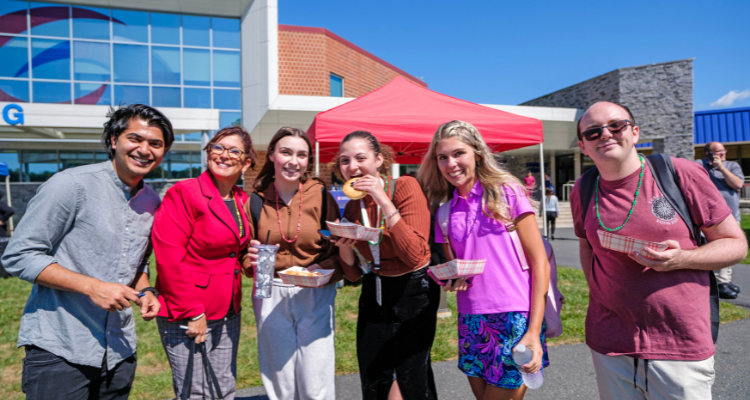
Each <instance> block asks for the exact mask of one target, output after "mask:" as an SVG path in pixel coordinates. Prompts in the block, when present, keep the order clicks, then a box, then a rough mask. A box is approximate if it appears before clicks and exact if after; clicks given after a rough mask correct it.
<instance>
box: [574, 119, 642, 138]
mask: <svg viewBox="0 0 750 400" xmlns="http://www.w3.org/2000/svg"><path fill="white" fill-rule="evenodd" d="M630 123H631V122H630V120H628V119H623V120H620V121H615V122H612V123H611V124H609V125H604V126H600V127H597V128H591V129H587V130H585V131H583V132H582V133H581V136H583V137H584V138H585V139H586V140H588V141H589V142H591V141H594V140H597V139H599V138H600V137H601V136H602V132H604V128H607V129H608V130H609V132H610V133H611V134H613V135H614V134H616V133H620V132H622V130H623V129H625V127H627V126H628V124H630Z"/></svg>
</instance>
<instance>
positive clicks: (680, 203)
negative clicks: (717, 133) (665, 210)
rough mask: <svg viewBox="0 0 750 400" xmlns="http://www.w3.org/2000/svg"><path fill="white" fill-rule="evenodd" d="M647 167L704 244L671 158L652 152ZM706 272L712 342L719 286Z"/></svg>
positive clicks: (716, 331) (716, 329)
mask: <svg viewBox="0 0 750 400" xmlns="http://www.w3.org/2000/svg"><path fill="white" fill-rule="evenodd" d="M645 160H646V163H647V164H648V168H649V169H650V170H651V174H652V175H653V177H654V180H655V181H656V186H657V187H658V188H659V190H660V191H661V193H662V194H663V195H664V198H665V199H666V200H667V201H668V202H669V205H671V206H672V208H673V209H674V210H675V212H677V215H679V216H680V218H682V220H683V221H684V222H685V225H687V227H688V230H689V231H690V236H691V237H692V239H693V240H695V242H696V243H698V245H699V246H701V245H704V244H706V238H705V236H703V235H702V234H701V231H700V228H699V227H698V226H697V225H695V223H694V222H693V218H692V216H691V215H690V209H689V208H688V206H687V203H686V202H685V196H684V195H683V194H682V190H681V189H680V177H679V176H677V171H675V168H674V164H673V163H672V159H671V158H670V157H669V155H667V154H652V155H650V156H648V157H646V158H645ZM707 272H708V280H709V289H710V291H709V302H710V305H711V338H712V339H713V341H714V343H716V339H718V337H719V286H718V284H717V282H716V276H714V272H713V271H707Z"/></svg>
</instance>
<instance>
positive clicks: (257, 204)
mask: <svg viewBox="0 0 750 400" xmlns="http://www.w3.org/2000/svg"><path fill="white" fill-rule="evenodd" d="M320 191H321V192H322V195H323V205H322V207H321V209H320V211H321V212H320V229H323V230H327V229H328V224H327V223H326V217H327V215H326V214H327V213H328V190H326V188H325V186H323V187H322V188H320ZM262 211H263V198H262V197H260V195H258V193H256V192H253V193H251V194H250V218H251V219H252V223H253V229H254V230H253V232H255V240H258V238H259V237H260V236H259V235H258V221H259V220H260V213H261V212H262Z"/></svg>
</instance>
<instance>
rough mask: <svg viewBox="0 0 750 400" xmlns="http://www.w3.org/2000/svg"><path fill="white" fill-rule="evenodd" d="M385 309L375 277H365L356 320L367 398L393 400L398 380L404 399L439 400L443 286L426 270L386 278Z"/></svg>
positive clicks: (384, 282) (363, 395) (368, 399)
mask: <svg viewBox="0 0 750 400" xmlns="http://www.w3.org/2000/svg"><path fill="white" fill-rule="evenodd" d="M380 279H381V282H382V285H381V286H382V293H383V305H382V306H379V305H378V303H377V301H376V298H375V275H373V274H368V275H365V276H364V282H363V284H362V294H361V296H360V298H359V318H358V320H357V359H358V361H359V376H360V379H361V381H362V397H363V398H364V399H365V400H381V399H387V398H388V392H389V391H390V389H391V385H392V384H393V380H394V379H398V386H399V389H401V394H402V395H403V397H404V399H405V400H413V399H437V390H436V389H435V378H434V376H433V374H432V365H431V364H432V360H431V359H430V350H431V349H432V342H433V341H434V339H435V329H436V325H437V309H438V305H439V302H440V288H439V286H438V285H437V284H435V282H433V281H432V279H430V278H429V276H428V275H427V271H426V268H423V269H421V270H419V271H415V272H411V273H408V274H406V275H403V276H399V277H381V278H380Z"/></svg>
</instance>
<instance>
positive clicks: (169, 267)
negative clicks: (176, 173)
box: [151, 184, 206, 320]
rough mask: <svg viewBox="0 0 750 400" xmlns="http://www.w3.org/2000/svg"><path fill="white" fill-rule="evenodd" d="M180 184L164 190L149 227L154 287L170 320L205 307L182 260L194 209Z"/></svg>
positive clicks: (185, 254)
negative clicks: (151, 226)
mask: <svg viewBox="0 0 750 400" xmlns="http://www.w3.org/2000/svg"><path fill="white" fill-rule="evenodd" d="M190 200H192V199H191V198H190V194H189V193H187V192H186V191H183V185H179V184H178V185H175V186H173V187H172V188H170V189H169V190H167V193H166V195H165V196H164V200H162V203H161V206H160V207H159V209H158V210H157V211H156V215H155V216H154V226H153V229H152V231H151V239H152V241H153V247H154V254H155V255H156V271H157V273H158V276H157V278H156V279H157V287H158V290H159V292H160V293H161V296H159V298H160V299H164V303H163V304H162V305H163V306H164V305H166V307H167V309H168V310H169V315H170V319H171V320H180V319H185V318H188V317H197V316H198V315H200V314H202V313H204V312H205V311H206V309H205V307H204V306H203V303H202V302H201V301H200V297H199V295H198V292H197V291H196V289H195V283H194V282H193V280H192V278H191V274H190V271H189V267H187V266H185V265H184V264H183V260H184V259H185V257H186V256H187V247H188V241H189V240H190V237H191V236H192V235H193V226H194V220H195V216H194V210H193V207H192V205H191V201H190Z"/></svg>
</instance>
